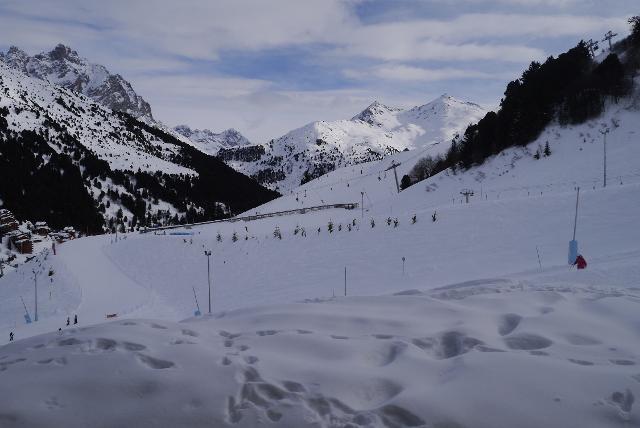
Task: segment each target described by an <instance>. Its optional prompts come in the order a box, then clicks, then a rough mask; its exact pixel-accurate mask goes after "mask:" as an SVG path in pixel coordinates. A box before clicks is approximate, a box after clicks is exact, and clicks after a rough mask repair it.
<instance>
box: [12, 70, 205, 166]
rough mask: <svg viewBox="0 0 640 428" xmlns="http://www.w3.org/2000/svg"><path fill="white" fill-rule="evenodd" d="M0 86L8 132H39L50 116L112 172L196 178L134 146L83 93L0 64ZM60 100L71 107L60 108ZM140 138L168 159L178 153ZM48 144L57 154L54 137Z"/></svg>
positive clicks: (132, 138) (153, 140)
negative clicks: (139, 172) (9, 112)
mask: <svg viewBox="0 0 640 428" xmlns="http://www.w3.org/2000/svg"><path fill="white" fill-rule="evenodd" d="M0 84H1V85H2V87H3V90H4V93H3V97H2V99H1V100H0V107H4V106H6V107H8V108H9V110H10V111H11V112H12V113H13V114H12V115H11V116H10V117H9V119H10V120H8V122H9V129H11V130H15V131H17V132H19V131H21V130H24V129H30V130H34V131H38V130H40V129H42V128H43V125H44V123H45V118H46V116H47V115H49V116H50V117H51V119H52V120H53V121H54V122H56V123H62V124H65V125H66V128H67V129H66V131H67V133H68V134H70V135H73V136H75V137H76V138H77V140H78V141H79V142H80V144H82V145H83V146H85V147H86V148H87V149H89V150H90V151H91V152H93V153H94V154H95V155H96V156H98V157H99V158H100V159H103V160H105V161H107V162H108V163H109V166H110V167H111V168H112V169H119V170H130V171H137V170H138V169H141V170H142V171H149V172H156V171H162V172H164V173H167V174H186V175H195V172H194V171H193V170H191V169H189V168H185V167H183V166H180V165H177V164H175V163H173V162H171V161H169V160H166V159H164V158H162V157H160V156H157V155H155V154H153V151H152V153H149V147H144V146H143V145H141V144H140V143H139V142H137V141H136V139H135V136H134V135H132V134H131V133H130V132H129V131H127V130H126V127H125V126H124V123H123V122H122V121H121V120H120V119H118V118H117V117H116V116H114V114H113V112H112V111H111V110H109V109H108V108H106V107H103V106H101V105H99V104H96V103H94V102H92V101H90V100H89V99H87V98H86V97H84V96H82V95H79V94H75V93H73V92H70V91H68V90H65V89H63V88H62V87H57V86H54V85H51V84H49V83H48V82H45V81H42V80H39V79H35V78H31V77H28V76H25V75H23V74H21V73H19V72H17V71H15V70H11V69H9V68H8V67H7V66H6V65H4V64H3V63H2V62H0ZM59 99H61V100H62V101H63V102H64V104H65V105H66V106H70V107H64V106H63V105H61V104H60V103H59V102H58V100H59ZM18 109H19V110H20V112H19V113H18ZM45 113H46V114H45ZM50 132H51V134H52V137H53V136H54V135H57V133H56V132H54V131H53V130H50ZM144 134H145V140H146V141H149V142H150V143H151V144H149V146H151V147H152V148H153V149H154V150H155V152H159V153H161V154H163V155H164V156H166V157H167V158H168V157H169V156H168V155H169V154H171V153H176V152H177V149H176V148H175V147H173V146H172V145H168V144H165V143H163V142H161V141H160V140H159V139H157V138H155V137H154V136H152V135H150V134H149V133H146V132H144ZM51 140H52V141H50V145H51V147H52V148H53V149H54V150H58V151H59V150H60V149H59V148H58V147H57V146H56V145H55V139H54V138H51Z"/></svg>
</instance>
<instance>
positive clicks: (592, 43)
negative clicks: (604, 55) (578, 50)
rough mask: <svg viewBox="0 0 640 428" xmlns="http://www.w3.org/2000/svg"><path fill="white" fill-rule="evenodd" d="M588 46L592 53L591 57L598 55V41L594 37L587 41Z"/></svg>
mask: <svg viewBox="0 0 640 428" xmlns="http://www.w3.org/2000/svg"><path fill="white" fill-rule="evenodd" d="M586 46H587V49H589V53H590V54H591V57H592V58H593V57H595V56H596V50H597V49H598V42H595V41H594V40H593V39H589V40H588V41H587V42H586Z"/></svg>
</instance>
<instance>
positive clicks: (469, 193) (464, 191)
mask: <svg viewBox="0 0 640 428" xmlns="http://www.w3.org/2000/svg"><path fill="white" fill-rule="evenodd" d="M460 194H461V195H463V196H464V198H465V201H466V203H467V204H468V203H469V196H473V190H471V189H462V190H461V191H460Z"/></svg>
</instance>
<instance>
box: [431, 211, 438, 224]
mask: <svg viewBox="0 0 640 428" xmlns="http://www.w3.org/2000/svg"><path fill="white" fill-rule="evenodd" d="M437 219H438V216H437V214H436V212H435V211H434V212H433V214H432V215H431V220H433V222H434V223H435V222H436V220H437Z"/></svg>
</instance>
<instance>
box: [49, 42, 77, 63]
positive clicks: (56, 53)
mask: <svg viewBox="0 0 640 428" xmlns="http://www.w3.org/2000/svg"><path fill="white" fill-rule="evenodd" d="M40 55H42V54H40ZM46 55H47V56H48V57H49V58H50V59H51V60H53V61H63V60H68V61H72V62H75V63H80V62H81V60H80V57H79V56H78V52H76V51H74V50H73V49H71V48H70V47H69V46H65V45H63V44H62V43H59V44H58V45H57V46H56V47H55V48H53V49H52V50H51V51H50V52H48V53H47V54H46Z"/></svg>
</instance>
